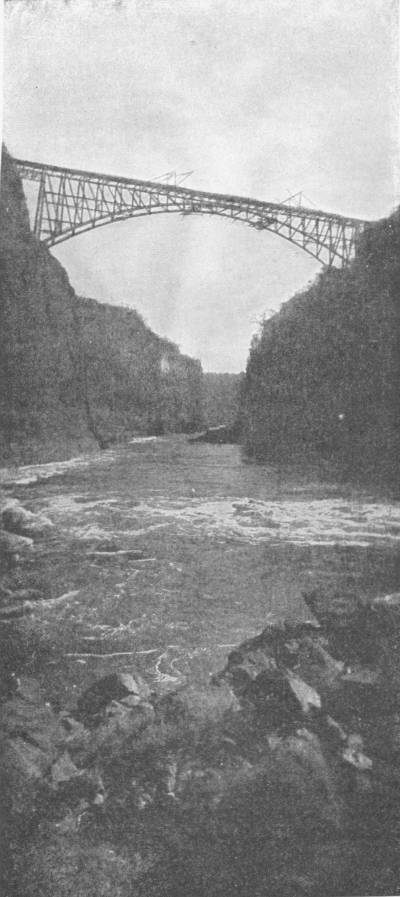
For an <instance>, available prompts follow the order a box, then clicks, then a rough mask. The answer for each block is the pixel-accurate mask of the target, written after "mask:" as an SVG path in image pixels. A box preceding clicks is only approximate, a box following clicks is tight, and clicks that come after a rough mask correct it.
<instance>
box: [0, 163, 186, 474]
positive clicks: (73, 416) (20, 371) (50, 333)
mask: <svg viewBox="0 0 400 897" xmlns="http://www.w3.org/2000/svg"><path fill="white" fill-rule="evenodd" d="M0 246H1V259H0V358H1V361H0V379H1V393H0V464H16V463H29V462H31V461H39V460H42V461H43V460H52V459H56V458H58V459H60V458H67V457H70V456H71V455H72V454H78V453H80V452H82V451H85V450H87V449H91V448H93V447H95V446H97V445H100V446H101V447H103V446H106V445H108V444H110V443H111V442H115V441H119V440H124V439H126V438H127V437H128V436H129V435H135V434H145V433H158V434H159V433H163V432H171V431H173V432H181V431H190V430H193V429H196V428H198V427H199V426H200V425H201V422H202V420H201V418H202V410H201V401H202V371H201V366H200V363H199V362H197V361H195V360H193V359H191V358H188V357H186V356H184V355H182V354H181V353H180V352H179V350H178V349H177V347H176V346H175V345H174V344H173V343H171V342H169V341H168V340H165V339H161V338H160V337H158V336H157V335H156V334H155V333H153V332H152V331H151V330H150V329H149V328H148V327H147V326H146V325H145V323H144V322H143V320H142V319H141V318H140V316H139V315H138V314H137V313H136V312H135V311H134V310H131V309H127V308H126V309H125V308H116V307H111V306H107V305H105V304H104V305H103V304H100V303H98V302H96V301H94V300H89V299H81V298H79V297H78V296H77V295H76V294H75V292H74V290H73V288H72V286H71V284H70V283H69V280H68V276H67V274H66V272H65V270H64V269H63V268H62V266H61V265H60V264H59V262H58V261H57V260H56V259H55V258H54V257H53V256H52V255H51V253H50V252H49V250H48V249H47V248H46V247H45V246H43V245H42V244H41V243H40V242H39V241H38V240H37V239H36V238H35V237H34V236H33V234H32V233H31V230H30V225H29V217H28V211H27V207H26V202H25V197H24V193H23V189H22V185H21V181H20V178H19V176H18V173H17V171H16V169H15V167H14V165H13V162H12V159H11V157H10V156H9V155H8V153H7V151H6V150H5V149H3V156H2V171H1V194H0Z"/></svg>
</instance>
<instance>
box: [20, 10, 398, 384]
mask: <svg viewBox="0 0 400 897" xmlns="http://www.w3.org/2000/svg"><path fill="white" fill-rule="evenodd" d="M398 7H399V4H398V0H118V2H117V0H115V2H112V0H69V2H64V0H15V2H12V3H7V4H6V7H5V10H6V11H5V19H6V23H5V24H6V27H5V54H4V55H5V90H4V124H3V130H4V137H5V141H6V143H7V145H8V148H9V150H10V151H11V152H12V153H13V154H14V155H16V156H19V157H21V158H25V159H31V160H36V161H43V162H51V163H54V164H57V165H66V166H71V167H76V168H87V169H90V170H92V171H93V170H94V171H96V170H97V171H100V172H110V173H113V174H119V175H126V176H131V177H139V178H153V177H157V176H159V175H162V174H163V173H164V172H167V171H171V170H176V171H177V172H184V171H187V170H188V169H194V174H193V175H192V176H191V178H190V180H188V181H187V182H186V184H185V185H186V186H190V187H197V188H199V189H204V190H214V191H219V192H224V191H225V192H228V193H235V194H243V195H246V196H252V197H255V198H257V199H265V200H284V199H285V198H286V197H287V196H289V195H290V194H293V193H295V192H296V191H303V192H304V194H305V195H306V196H307V204H308V205H310V201H311V202H312V203H313V204H314V205H315V206H316V207H317V208H322V209H325V210H326V211H332V212H339V213H343V214H349V215H354V216H358V217H361V218H367V219H375V218H379V217H382V216H383V215H385V214H387V213H389V212H390V211H391V210H392V209H393V207H394V205H395V204H396V203H398V202H399V187H398V182H397V179H396V171H395V162H394V159H395V157H396V156H397V154H398V148H399V123H398V112H397V110H398V105H399V92H398V77H397V72H398V62H397V50H398V45H399V38H398V34H399V32H398V23H397V16H398ZM52 251H53V252H54V255H56V256H57V258H58V259H59V260H60V261H61V262H62V264H63V265H64V266H65V267H66V269H67V271H68V273H69V276H70V279H71V282H72V284H73V286H74V287H75V289H76V290H77V292H79V293H80V294H82V295H87V296H92V297H94V298H97V299H102V300H107V301H108V302H112V303H115V304H125V305H131V306H133V307H135V308H137V309H138V310H139V311H140V313H141V314H142V315H143V317H144V318H145V320H146V321H147V322H148V323H149V325H150V326H151V327H152V328H153V329H154V330H156V331H157V332H158V333H160V334H161V335H163V336H168V337H169V338H170V339H172V340H174V341H175V342H177V343H178V344H179V345H180V347H181V349H182V351H184V352H187V353H189V354H191V355H194V356H195V357H198V358H200V359H201V361H202V363H203V367H204V368H205V370H215V371H216V370H220V371H222V370H227V371H238V370H241V369H243V368H244V367H245V363H246V357H247V353H248V348H249V344H250V340H251V336H252V334H253V333H254V332H255V331H256V330H257V321H258V320H259V319H260V318H261V317H262V316H263V314H265V313H267V314H269V313H270V312H271V310H272V309H277V308H279V306H280V304H281V303H282V302H283V301H285V300H286V299H288V298H289V297H290V296H291V295H292V294H293V293H294V292H295V291H297V290H299V289H301V288H302V287H304V286H305V285H306V284H307V282H308V281H309V280H310V279H311V278H312V277H313V276H314V275H315V273H316V272H317V271H318V270H319V266H318V263H316V262H315V263H314V261H313V259H311V258H310V257H308V256H307V255H306V254H305V253H304V252H302V250H300V249H299V248H296V247H294V246H292V245H291V244H289V243H287V242H286V241H284V240H282V239H281V238H280V237H277V236H273V235H271V234H268V233H266V232H258V231H256V230H254V229H252V228H247V227H246V226H245V225H244V224H239V223H235V224H232V223H231V222H229V221H226V220H224V219H223V218H215V217H211V216H210V217H207V216H204V217H200V216H199V217H198V218H197V217H196V216H189V217H183V218H182V217H181V216H172V215H171V216H163V215H161V216H154V217H153V216H152V217H149V218H148V219H147V218H146V219H145V218H142V219H138V220H131V221H126V222H121V223H119V224H114V225H111V226H109V227H105V228H100V229H98V230H94V231H93V232H92V233H89V234H84V235H82V236H79V237H76V238H74V239H73V240H70V241H67V242H66V243H64V244H62V245H60V246H59V247H56V248H55V249H53V250H52Z"/></svg>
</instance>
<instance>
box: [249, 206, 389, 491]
mask: <svg viewBox="0 0 400 897" xmlns="http://www.w3.org/2000/svg"><path fill="white" fill-rule="evenodd" d="M399 308H400V214H399V212H396V213H395V214H394V215H392V216H391V217H390V218H388V219H385V220H383V221H380V222H377V223H376V224H373V225H370V226H369V227H368V229H367V230H366V231H365V232H364V234H363V236H362V238H361V239H360V243H359V246H358V251H357V255H356V258H355V259H354V261H353V262H352V263H351V264H350V265H349V267H348V268H347V269H344V270H333V269H332V270H327V271H325V272H324V273H322V274H321V275H320V276H319V277H318V278H317V280H316V281H315V282H314V283H313V284H312V286H311V287H310V288H309V289H308V290H306V291H305V292H303V293H300V294H297V295H296V296H295V297H294V298H293V299H291V300H290V301H289V302H287V303H286V304H285V305H284V306H283V308H282V309H281V311H280V312H279V314H276V315H274V317H273V318H271V319H269V320H268V321H265V323H264V324H263V326H262V329H261V333H260V335H259V336H258V337H257V338H255V339H254V341H253V345H252V347H251V351H250V357H249V362H248V366H247V372H246V378H245V384H244V390H243V396H244V398H243V406H244V407H243V412H244V415H245V420H246V425H245V433H246V447H247V450H248V452H249V453H250V454H252V455H253V456H256V457H258V458H263V459H268V460H272V461H276V460H278V459H279V460H280V459H283V460H293V459H299V458H304V457H306V458H321V459H324V460H325V461H326V462H329V464H332V465H333V468H334V470H335V471H336V472H338V473H340V474H342V475H343V476H345V477H349V478H361V479H364V480H366V481H372V480H373V481H374V482H381V483H383V482H385V483H388V482H392V483H393V481H394V482H396V481H397V482H398V473H399V468H398V458H399V448H400V413H399V385H400V383H399V381H400V378H399V367H400V339H399V333H400V328H399Z"/></svg>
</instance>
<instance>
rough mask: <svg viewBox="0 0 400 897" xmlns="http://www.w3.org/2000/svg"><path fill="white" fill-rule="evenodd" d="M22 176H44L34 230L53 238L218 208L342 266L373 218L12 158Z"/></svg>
mask: <svg viewBox="0 0 400 897" xmlns="http://www.w3.org/2000/svg"><path fill="white" fill-rule="evenodd" d="M14 161H15V163H16V165H17V168H18V171H19V174H20V176H21V178H22V179H23V180H24V181H35V182H37V184H38V191H37V199H36V210H35V217H34V233H35V235H36V236H37V237H38V239H39V240H41V241H42V242H43V243H45V244H46V245H47V246H55V245H56V244H58V243H62V242H63V241H64V240H70V239H71V238H72V237H75V236H78V234H82V233H84V232H85V231H89V230H92V229H93V228H95V227H103V226H104V225H106V224H112V223H113V222H114V221H123V220H125V219H127V218H140V217H142V216H145V215H160V214H166V213H168V214H171V213H175V214H176V213H177V214H180V215H220V216H222V217H224V218H229V219H230V220H231V221H241V222H243V223H244V224H247V225H248V226H249V227H253V228H255V229H256V230H258V231H264V230H266V231H270V232H271V233H274V234H277V235H278V236H280V237H283V239H285V240H288V241H289V242H290V243H294V244H295V245H296V246H299V247H300V248H301V249H303V250H304V252H307V253H308V254H309V255H311V256H313V257H314V258H316V259H318V261H320V262H321V263H322V264H324V265H326V266H328V267H330V266H332V265H336V266H339V267H343V266H345V265H347V264H348V262H349V261H350V259H351V258H352V256H353V254H354V249H355V245H356V242H357V238H358V236H359V234H360V233H361V232H362V230H363V229H364V227H365V226H366V225H367V224H368V222H367V221H363V220H362V219H359V218H349V217H346V216H342V215H336V214H331V213H329V212H323V211H319V210H316V209H309V208H303V207H302V206H297V205H288V204H286V203H276V202H265V201H264V200H259V199H249V198H248V197H245V196H231V195H228V194H225V193H211V192H207V191H204V190H193V189H189V188H187V187H182V186H180V185H177V184H171V183H163V182H161V181H144V180H139V179H137V178H127V177H118V176H115V175H109V174H99V173H98V172H93V171H81V170H78V169H72V168H62V167H59V166H57V165H46V164H43V163H40V162H29V161H27V160H23V159H15V160H14Z"/></svg>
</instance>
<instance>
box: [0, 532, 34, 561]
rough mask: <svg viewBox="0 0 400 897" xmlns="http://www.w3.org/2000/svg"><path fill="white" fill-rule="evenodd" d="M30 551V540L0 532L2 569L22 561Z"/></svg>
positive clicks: (31, 545) (31, 541)
mask: <svg viewBox="0 0 400 897" xmlns="http://www.w3.org/2000/svg"><path fill="white" fill-rule="evenodd" d="M32 550H33V540H32V539H28V538H27V537H25V536H18V535H16V534H14V533H8V532H6V531H5V530H0V565H1V564H2V565H3V567H4V568H7V567H11V566H13V565H14V564H18V563H19V562H20V561H23V560H24V559H25V558H26V556H27V555H29V554H30V553H31V552H32Z"/></svg>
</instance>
